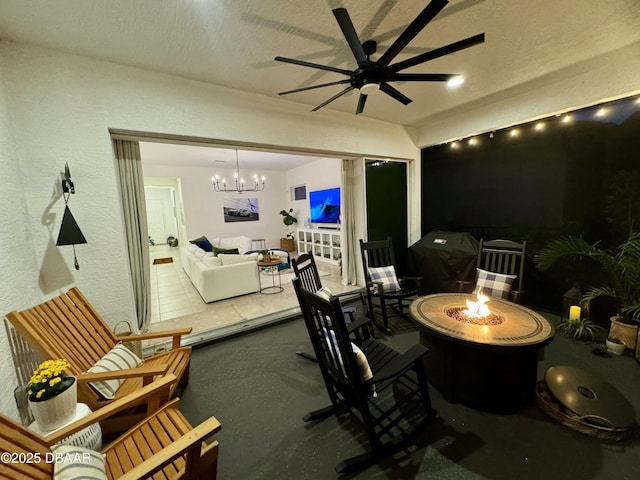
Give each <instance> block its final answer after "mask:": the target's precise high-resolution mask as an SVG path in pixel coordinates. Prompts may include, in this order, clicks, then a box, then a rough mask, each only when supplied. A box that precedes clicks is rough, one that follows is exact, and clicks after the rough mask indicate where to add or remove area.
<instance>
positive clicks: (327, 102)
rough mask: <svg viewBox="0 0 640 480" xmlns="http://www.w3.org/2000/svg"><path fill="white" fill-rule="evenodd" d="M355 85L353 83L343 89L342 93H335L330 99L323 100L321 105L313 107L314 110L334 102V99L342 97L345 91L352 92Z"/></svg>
mask: <svg viewBox="0 0 640 480" xmlns="http://www.w3.org/2000/svg"><path fill="white" fill-rule="evenodd" d="M354 88H356V87H354V86H353V85H349V86H348V87H347V88H345V89H344V90H342V91H341V92H340V93H337V94H335V95H334V96H333V97H331V98H330V99H329V100H326V101H324V102H322V103H321V104H320V105H318V106H317V107H316V108H313V109H311V111H312V112H315V111H317V110H320V109H321V108H322V107H324V106H327V105H329V104H330V103H331V102H333V101H334V100H337V99H338V98H340V97H341V96H342V95H344V94H345V93H348V92H350V91H351V90H353V89H354Z"/></svg>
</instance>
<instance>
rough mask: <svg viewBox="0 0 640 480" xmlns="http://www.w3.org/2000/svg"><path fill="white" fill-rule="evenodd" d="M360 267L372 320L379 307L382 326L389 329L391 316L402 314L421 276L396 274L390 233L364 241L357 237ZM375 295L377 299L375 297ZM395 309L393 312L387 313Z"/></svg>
mask: <svg viewBox="0 0 640 480" xmlns="http://www.w3.org/2000/svg"><path fill="white" fill-rule="evenodd" d="M360 253H361V254H362V268H363V270H364V276H365V280H366V282H367V287H366V288H367V303H368V306H369V315H370V317H371V319H372V320H374V321H375V312H376V311H378V310H379V311H380V315H381V316H382V326H381V327H382V328H384V329H385V331H388V330H389V317H390V316H405V312H404V307H406V306H408V304H409V302H410V301H411V299H412V297H415V296H416V295H418V294H419V292H420V282H421V280H422V277H404V278H399V277H398V276H397V275H398V273H397V272H398V269H397V267H396V260H395V256H394V254H393V243H392V240H391V237H388V238H387V239H386V240H374V241H370V242H365V241H364V240H362V239H360ZM374 299H377V302H376V301H374ZM389 310H392V311H394V312H395V313H394V314H393V315H390V314H389V313H387V312H388V311H389Z"/></svg>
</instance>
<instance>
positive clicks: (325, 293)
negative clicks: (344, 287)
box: [316, 287, 333, 300]
mask: <svg viewBox="0 0 640 480" xmlns="http://www.w3.org/2000/svg"><path fill="white" fill-rule="evenodd" d="M316 295H318V296H319V297H320V298H324V299H325V300H331V295H333V292H332V291H331V290H329V288H328V287H322V288H321V289H320V290H318V291H317V292H316Z"/></svg>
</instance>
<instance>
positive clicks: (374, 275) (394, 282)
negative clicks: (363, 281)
mask: <svg viewBox="0 0 640 480" xmlns="http://www.w3.org/2000/svg"><path fill="white" fill-rule="evenodd" d="M367 270H368V272H369V278H371V281H372V282H382V288H383V289H384V291H385V292H397V291H399V290H401V288H400V283H398V277H397V276H396V269H395V268H394V266H393V265H389V266H387V267H368V268H367ZM374 290H375V291H376V293H377V287H374Z"/></svg>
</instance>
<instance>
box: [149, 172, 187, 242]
mask: <svg viewBox="0 0 640 480" xmlns="http://www.w3.org/2000/svg"><path fill="white" fill-rule="evenodd" d="M144 183H145V185H144V194H145V203H146V208H147V228H148V230H149V239H150V243H153V244H157V245H162V244H165V243H167V242H168V239H169V237H173V238H175V239H177V241H178V245H183V244H184V242H186V228H185V222H184V215H183V212H184V208H183V202H182V190H181V188H180V179H179V178H153V177H149V178H145V179H144ZM151 240H152V241H153V242H151Z"/></svg>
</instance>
